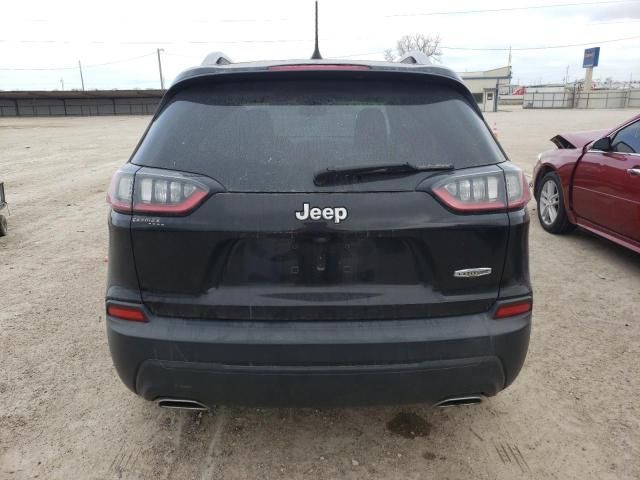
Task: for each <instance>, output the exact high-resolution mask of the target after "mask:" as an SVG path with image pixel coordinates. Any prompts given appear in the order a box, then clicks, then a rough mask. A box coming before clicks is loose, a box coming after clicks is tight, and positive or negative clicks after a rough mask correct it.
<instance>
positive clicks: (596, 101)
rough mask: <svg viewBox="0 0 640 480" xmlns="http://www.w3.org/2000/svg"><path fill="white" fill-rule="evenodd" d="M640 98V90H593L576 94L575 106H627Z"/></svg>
mask: <svg viewBox="0 0 640 480" xmlns="http://www.w3.org/2000/svg"><path fill="white" fill-rule="evenodd" d="M632 99H634V100H636V101H635V102H633V103H635V104H636V105H637V104H638V100H640V90H593V91H591V92H580V93H579V94H578V95H576V102H575V108H625V107H627V106H633V105H629V101H630V100H632Z"/></svg>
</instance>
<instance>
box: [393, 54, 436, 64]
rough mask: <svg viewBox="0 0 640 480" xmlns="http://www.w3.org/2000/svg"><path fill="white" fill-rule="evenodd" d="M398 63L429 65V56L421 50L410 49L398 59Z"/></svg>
mask: <svg viewBox="0 0 640 480" xmlns="http://www.w3.org/2000/svg"><path fill="white" fill-rule="evenodd" d="M398 63H414V64H418V65H431V60H429V56H428V55H427V54H425V53H423V52H420V51H417V50H412V51H410V52H407V53H405V54H404V55H403V56H401V57H400V58H399V59H398Z"/></svg>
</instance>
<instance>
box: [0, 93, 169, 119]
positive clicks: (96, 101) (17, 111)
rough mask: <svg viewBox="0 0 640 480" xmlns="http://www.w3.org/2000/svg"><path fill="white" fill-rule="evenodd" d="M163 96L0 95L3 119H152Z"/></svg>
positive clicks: (130, 94)
mask: <svg viewBox="0 0 640 480" xmlns="http://www.w3.org/2000/svg"><path fill="white" fill-rule="evenodd" d="M163 93H164V92H162V91H160V90H150V91H117V90H114V91H95V92H0V117H33V116H47V117H48V116H89V115H151V114H153V113H154V112H155V110H156V108H157V106H158V103H159V102H160V99H161V98H162V94H163Z"/></svg>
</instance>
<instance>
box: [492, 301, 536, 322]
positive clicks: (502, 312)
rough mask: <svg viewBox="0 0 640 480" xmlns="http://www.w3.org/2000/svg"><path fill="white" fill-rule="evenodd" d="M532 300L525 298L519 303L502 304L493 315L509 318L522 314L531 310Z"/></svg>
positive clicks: (494, 316)
mask: <svg viewBox="0 0 640 480" xmlns="http://www.w3.org/2000/svg"><path fill="white" fill-rule="evenodd" d="M531 306H532V301H531V300H524V301H521V302H517V303H509V304H507V305H500V306H499V307H498V309H497V310H496V313H495V314H494V315H493V318H507V317H514V316H516V315H522V314H523V313H527V312H529V311H530V310H531Z"/></svg>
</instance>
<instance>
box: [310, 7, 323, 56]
mask: <svg viewBox="0 0 640 480" xmlns="http://www.w3.org/2000/svg"><path fill="white" fill-rule="evenodd" d="M311 60H322V55H320V50H319V49H318V2H317V1H316V48H315V50H314V51H313V55H311Z"/></svg>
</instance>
